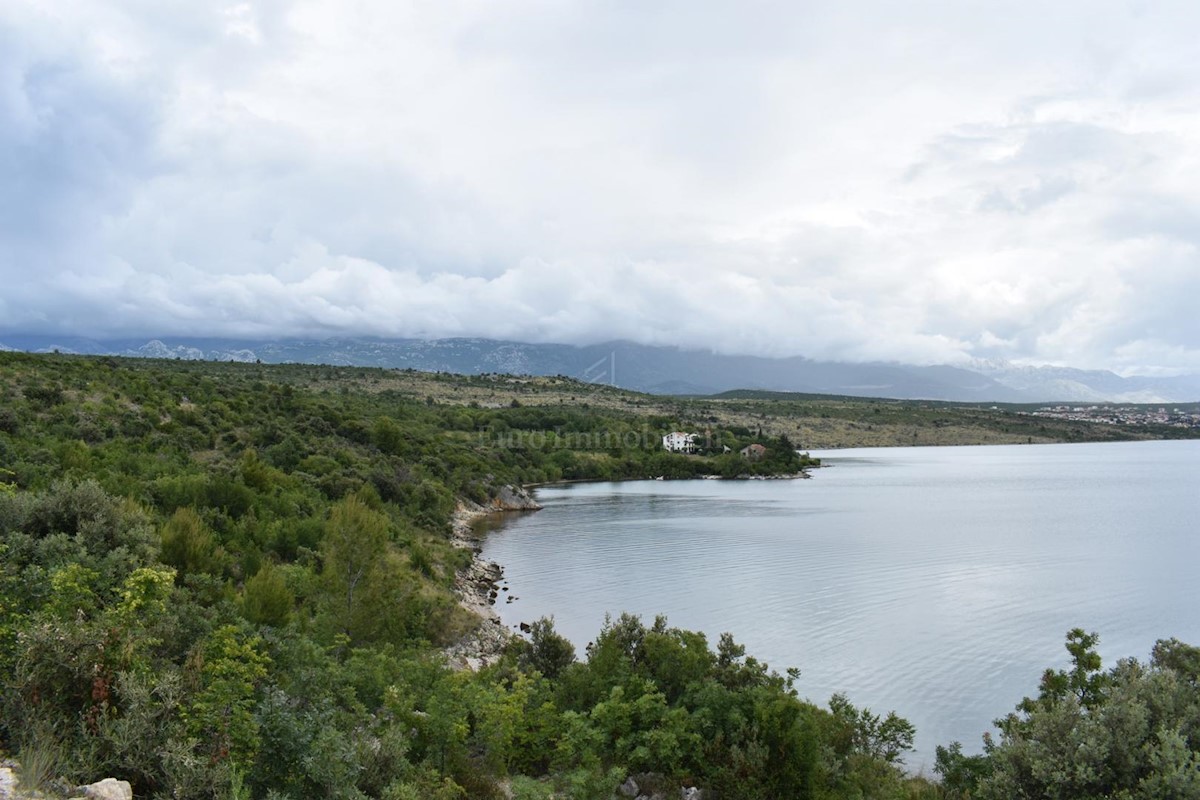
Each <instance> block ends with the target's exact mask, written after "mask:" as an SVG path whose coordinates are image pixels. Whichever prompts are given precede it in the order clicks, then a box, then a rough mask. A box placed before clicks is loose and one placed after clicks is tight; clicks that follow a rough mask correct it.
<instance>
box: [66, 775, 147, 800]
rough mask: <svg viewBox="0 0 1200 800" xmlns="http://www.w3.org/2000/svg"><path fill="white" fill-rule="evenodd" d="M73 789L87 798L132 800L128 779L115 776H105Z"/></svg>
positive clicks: (89, 799) (131, 788)
mask: <svg viewBox="0 0 1200 800" xmlns="http://www.w3.org/2000/svg"><path fill="white" fill-rule="evenodd" d="M75 791H77V792H79V794H81V795H82V796H83V797H85V798H87V800H133V787H132V786H130V785H129V781H119V780H117V779H116V778H105V779H104V780H102V781H97V782H96V783H93V784H90V785H88V786H80V787H79V788H78V789H76V790H75Z"/></svg>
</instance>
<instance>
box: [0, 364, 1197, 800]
mask: <svg viewBox="0 0 1200 800" xmlns="http://www.w3.org/2000/svg"><path fill="white" fill-rule="evenodd" d="M387 381H388V376H387V375H386V374H385V373H383V371H380V370H366V369H357V370H335V369H332V368H328V367H306V366H275V367H265V366H256V365H233V364H203V363H188V362H145V361H140V362H139V361H126V360H116V359H86V358H77V357H67V356H28V355H19V354H0V681H2V684H0V749H5V750H8V751H11V752H13V753H15V754H16V755H17V756H18V757H19V759H20V761H21V763H22V766H23V768H24V771H25V775H26V778H27V782H32V783H42V784H43V785H44V786H46V787H48V788H51V789H53V787H54V785H55V783H54V780H55V779H58V778H61V780H63V781H65V782H66V783H67V784H71V783H74V782H79V781H84V780H91V779H94V778H97V777H100V776H103V775H108V774H112V775H117V776H120V777H122V778H126V779H128V780H131V781H132V782H133V783H134V785H135V788H136V791H137V793H138V796H139V797H141V796H158V797H177V798H201V797H204V798H209V797H231V798H234V797H237V798H240V797H274V798H285V797H290V798H297V799H299V798H309V797H333V798H343V797H344V798H361V797H380V798H389V799H393V798H394V799H397V800H398V799H399V798H415V797H435V798H455V797H472V798H476V797H478V798H487V797H501V796H504V794H505V792H508V793H509V794H511V795H512V796H515V797H524V798H536V797H549V796H551V793H555V794H557V796H561V797H573V798H597V797H606V796H609V795H611V794H612V792H613V791H614V789H615V788H616V786H617V785H618V784H619V783H620V782H621V781H623V780H624V779H625V778H626V777H627V776H629V775H631V774H636V775H638V776H639V777H640V779H641V780H640V783H641V786H642V787H643V789H646V788H647V787H649V788H650V789H653V788H655V787H656V786H657V787H658V788H660V789H662V790H664V791H667V790H672V787H674V789H673V790H674V791H677V789H678V787H679V786H680V785H698V786H703V787H706V788H707V789H710V790H714V791H716V792H720V793H721V796H723V797H728V798H743V797H744V798H783V797H814V798H820V797H830V798H834V797H918V796H929V797H937V796H942V794H943V793H948V794H950V795H951V796H976V795H978V796H991V797H999V796H1029V797H1033V796H1054V795H1053V794H1048V793H1046V791H1044V787H1045V786H1054V785H1057V784H1056V783H1055V781H1058V780H1059V778H1058V777H1056V775H1057V773H1055V772H1054V771H1053V769H1049V770H1048V769H1047V768H1045V767H1043V766H1041V765H1044V764H1046V763H1048V762H1049V763H1057V762H1055V759H1060V758H1065V757H1067V756H1071V755H1078V754H1079V753H1083V755H1079V757H1080V758H1083V757H1084V756H1086V757H1087V758H1088V759H1090V760H1089V761H1087V762H1086V763H1083V762H1081V766H1080V769H1079V775H1080V776H1081V777H1080V778H1079V781H1084V780H1085V779H1087V776H1088V775H1091V774H1092V772H1096V771H1097V770H1099V769H1100V767H1097V766H1096V765H1097V764H1099V765H1101V766H1103V765H1104V764H1107V763H1108V761H1109V760H1114V759H1121V761H1120V763H1121V764H1122V765H1124V764H1127V763H1130V762H1131V761H1132V762H1133V763H1136V764H1140V765H1142V766H1145V765H1147V764H1148V765H1150V766H1149V767H1146V768H1142V766H1139V767H1137V768H1136V769H1133V768H1125V767H1120V769H1117V768H1114V770H1115V771H1114V772H1113V774H1114V775H1115V777H1112V778H1109V777H1107V773H1106V776H1105V777H1104V778H1103V780H1102V781H1101V780H1097V781H1093V782H1092V783H1088V784H1086V785H1087V786H1088V787H1092V788H1089V791H1092V790H1093V789H1094V790H1095V791H1094V792H1093V794H1092V795H1089V796H1117V795H1116V794H1111V795H1109V794H1104V793H1103V792H1108V791H1109V789H1110V788H1111V787H1118V788H1120V787H1126V786H1133V787H1135V788H1136V787H1139V786H1142V785H1143V784H1145V786H1146V787H1159V788H1161V786H1166V785H1168V784H1169V785H1171V786H1181V787H1184V788H1185V789H1186V788H1187V784H1186V783H1185V782H1186V780H1191V779H1194V778H1195V773H1196V770H1197V769H1200V766H1197V760H1196V759H1197V756H1196V752H1197V744H1198V738H1197V737H1198V736H1200V731H1197V729H1196V722H1195V720H1196V718H1197V714H1196V708H1197V705H1196V696H1197V691H1198V690H1197V675H1198V673H1200V669H1198V668H1197V662H1198V661H1200V658H1198V656H1197V653H1196V651H1195V650H1194V649H1193V648H1188V647H1187V646H1185V645H1181V644H1178V643H1164V644H1163V645H1162V646H1161V651H1156V654H1155V660H1154V662H1153V663H1152V664H1151V665H1149V666H1147V667H1142V666H1139V665H1136V664H1132V662H1123V664H1122V665H1121V666H1120V667H1118V669H1117V670H1116V671H1114V672H1113V673H1100V672H1099V665H1098V663H1093V659H1092V655H1093V653H1092V651H1091V649H1090V648H1091V646H1092V644H1093V642H1091V641H1085V642H1083V647H1082V650H1080V652H1081V653H1082V655H1081V656H1079V658H1080V659H1081V661H1080V663H1081V664H1082V666H1080V667H1079V668H1078V669H1077V670H1076V671H1075V672H1072V673H1070V674H1065V673H1064V674H1063V675H1062V676H1061V677H1056V676H1055V675H1054V674H1050V675H1048V677H1047V679H1046V681H1045V682H1044V686H1043V693H1042V696H1041V697H1040V698H1039V700H1037V701H1030V702H1029V705H1028V707H1027V708H1024V709H1023V710H1022V715H1021V716H1014V717H1011V718H1009V720H1006V721H1005V722H1004V723H1003V724H1002V725H1001V740H1000V741H999V742H998V743H995V744H994V745H993V746H991V747H990V749H989V750H988V752H987V753H986V754H985V755H984V756H982V757H977V756H965V755H963V754H962V752H961V749H955V748H949V749H947V750H945V751H944V752H943V753H942V754H941V756H940V758H939V767H940V768H941V769H942V772H943V774H944V775H945V777H946V780H945V785H944V787H938V786H934V785H931V784H929V783H927V782H925V781H923V780H920V779H913V778H909V777H906V776H905V774H904V773H903V771H902V767H901V759H902V757H903V754H904V752H905V751H906V750H907V749H908V747H909V746H910V744H911V741H912V736H913V731H912V728H911V726H910V725H908V723H907V722H905V721H904V720H902V719H899V718H897V717H895V716H894V715H886V716H880V715H876V714H873V713H871V712H869V711H867V710H865V709H857V708H855V707H854V706H853V705H851V704H850V703H849V702H848V701H846V699H845V698H842V697H835V698H833V699H832V700H831V701H830V703H829V705H828V707H825V708H819V707H817V706H815V705H813V704H812V703H809V702H807V701H805V700H803V699H801V698H799V697H797V696H796V693H795V692H794V691H793V689H792V683H791V680H792V676H791V675H790V674H784V675H780V674H777V673H775V672H773V671H771V670H770V669H769V668H768V667H767V666H766V665H764V664H761V663H759V662H757V661H756V660H754V659H753V658H752V657H748V656H747V655H746V654H745V653H744V651H743V650H742V648H741V647H740V646H738V645H737V644H736V642H735V641H734V640H733V639H732V638H731V637H728V636H723V637H721V639H720V641H719V642H717V643H716V645H715V647H714V646H713V645H712V644H711V643H710V642H708V641H706V640H705V638H704V636H702V635H701V634H697V633H692V632H688V631H683V630H678V629H675V628H672V627H670V626H669V624H668V623H667V621H666V620H662V619H659V620H655V621H654V622H653V623H649V624H647V623H644V622H643V621H641V620H638V619H634V618H629V617H621V618H619V619H616V620H612V621H611V622H610V623H609V624H608V625H607V626H606V627H605V629H604V630H603V631H601V632H600V633H599V634H598V636H597V637H596V639H595V641H594V642H593V643H592V644H591V645H590V646H589V647H588V649H587V651H586V652H585V653H582V654H579V655H580V656H581V658H580V659H578V660H577V659H576V657H575V656H576V654H575V653H574V650H573V648H572V647H571V645H570V644H569V643H568V642H566V641H565V640H564V639H562V638H561V637H560V636H558V635H557V634H556V633H555V632H554V630H553V626H552V624H551V623H550V622H548V621H541V622H538V623H536V624H534V625H533V626H532V630H531V632H530V641H529V642H528V643H525V642H519V641H518V642H514V643H513V645H512V647H511V648H510V652H509V653H508V654H507V655H506V656H505V657H504V658H503V659H501V660H500V661H499V663H497V664H494V665H493V666H491V667H488V668H486V669H483V670H480V671H477V672H469V671H454V670H451V669H449V668H448V667H447V666H446V661H445V659H444V657H443V656H442V654H441V650H440V648H441V647H443V646H445V645H448V644H450V643H452V642H454V641H456V640H457V639H459V638H460V637H461V636H463V635H464V633H466V632H467V631H468V630H469V629H471V628H472V627H473V626H475V625H478V624H479V621H478V620H477V619H475V618H474V617H472V616H471V615H470V614H468V613H467V612H466V611H465V610H463V609H462V608H461V607H460V606H459V605H458V604H457V603H456V602H455V598H454V595H453V586H454V580H455V575H456V573H458V571H459V570H461V569H462V568H463V567H464V566H466V565H467V564H468V563H469V561H470V557H471V553H470V551H468V550H462V549H459V548H456V547H454V546H453V545H452V544H451V541H450V538H449V532H450V520H451V515H452V513H453V511H454V509H455V507H456V505H457V504H458V503H459V502H460V501H463V500H471V501H475V502H484V501H487V500H488V499H489V498H491V497H492V496H494V495H495V494H497V493H498V492H499V491H500V489H501V488H502V487H503V486H505V485H508V484H528V483H537V482H543V481H550V480H559V479H564V478H617V477H646V476H659V475H664V476H668V477H688V476H694V475H698V474H709V473H718V474H722V473H723V474H740V473H748V472H755V471H758V472H791V471H795V470H796V469H797V468H799V466H800V465H801V463H802V462H801V460H800V458H799V457H798V456H796V455H795V453H794V450H793V449H792V448H791V447H790V446H789V443H788V442H787V441H786V440H783V439H780V438H776V437H774V436H771V435H769V434H767V433H765V432H760V431H758V430H757V429H755V428H751V427H749V426H733V425H730V426H720V425H717V424H713V425H712V427H711V429H709V430H706V431H705V434H706V436H705V444H706V447H707V448H708V450H709V452H710V453H711V455H702V456H682V455H672V454H667V453H665V452H663V451H662V449H661V445H660V443H659V439H658V437H659V436H660V435H661V433H663V432H666V431H668V430H672V429H675V428H677V427H679V426H681V425H682V424H684V423H685V422H687V420H682V419H679V418H675V417H670V416H664V415H658V414H647V413H636V412H634V411H631V410H621V409H617V408H612V407H609V406H605V405H603V404H599V403H589V404H587V405H586V406H585V405H584V404H582V403H580V404H578V405H568V404H562V405H561V406H554V405H548V406H533V405H526V404H523V403H521V402H516V403H514V402H511V401H510V402H506V403H503V404H499V405H497V406H496V407H489V406H488V405H485V404H484V403H481V402H479V401H478V400H477V399H474V398H471V397H470V395H468V394H467V393H465V392H464V397H463V398H462V402H459V403H455V402H451V401H452V400H453V392H452V391H449V390H447V391H445V392H442V393H441V394H439V396H437V397H434V396H432V395H429V394H424V395H418V394H405V393H403V392H399V391H395V390H393V389H390V388H388V385H387ZM444 383H445V385H446V386H447V387H453V386H456V385H462V386H465V385H466V384H456V383H454V381H452V380H450V379H448V378H447V379H445V380H444ZM752 441H759V442H760V443H762V444H764V445H766V447H767V451H768V457H766V458H764V459H763V460H762V461H760V462H756V463H754V464H750V463H748V462H746V461H745V460H744V459H741V458H740V456H738V455H737V447H738V446H744V445H745V444H747V443H750V442H752ZM726 447H729V448H730V449H731V450H732V451H733V452H731V453H725V452H724V448H726ZM1073 652H1074V651H1073ZM1139 704H1140V705H1139ZM1117 708H1119V709H1122V711H1121V713H1119V714H1118V713H1116V712H1110V711H1108V710H1107V709H1117ZM1128 709H1132V710H1128ZM1138 709H1145V711H1144V713H1143V712H1142V711H1139V710H1138ZM1139 715H1140V716H1139ZM1131 718H1136V720H1140V722H1139V723H1138V724H1140V725H1141V727H1140V728H1136V726H1133V725H1132V723H1130V724H1126V721H1127V720H1128V719H1131ZM1189 720H1190V721H1189ZM1088 726H1091V727H1088ZM1117 726H1122V727H1117ZM1135 728H1136V730H1135ZM1075 730H1079V731H1081V733H1080V734H1079V735H1080V736H1085V735H1086V736H1088V737H1092V738H1089V739H1088V740H1087V741H1089V742H1090V741H1092V740H1093V739H1096V740H1100V739H1103V734H1104V732H1105V731H1118V732H1119V734H1120V741H1121V743H1122V744H1123V745H1126V744H1127V745H1128V747H1126V748H1125V749H1120V750H1119V751H1118V749H1117V748H1116V747H1115V744H1114V745H1113V746H1110V747H1109V749H1107V750H1102V749H1095V748H1093V749H1091V750H1088V749H1086V748H1084V749H1079V748H1077V750H1075V751H1071V752H1070V753H1067V754H1066V755H1065V756H1064V755H1062V753H1060V751H1063V748H1064V745H1063V744H1062V741H1061V734H1062V733H1063V732H1064V731H1068V732H1074V731H1075ZM1131 732H1132V733H1131ZM1138 732H1140V735H1141V738H1140V739H1136V738H1133V735H1134V733H1138ZM1115 735H1116V734H1114V736H1115ZM1105 741H1107V740H1105ZM1097 747H1099V746H1097ZM1054 748H1058V749H1057V750H1056V749H1054ZM1063 752H1065V751H1063ZM1106 759H1107V760H1106ZM1189 759H1190V761H1189ZM1039 770H1040V771H1039ZM1088 770H1091V772H1089V771H1088ZM1172 770H1174V771H1172ZM1189 770H1191V771H1190V772H1189ZM1100 771H1102V770H1100ZM1189 775H1190V776H1191V778H1189V777H1188V776H1189ZM1038 781H1041V783H1038ZM1147 781H1151V783H1147ZM1171 781H1174V783H1170V782H1171ZM1071 785H1076V784H1071ZM1078 785H1084V784H1083V783H1079V784H1078ZM1012 787H1016V788H1015V789H1013V788H1012ZM1039 787H1042V788H1039ZM1096 787H1099V788H1096ZM1010 789H1012V791H1013V792H1025V794H1011V793H1010V795H1004V794H1003V793H1004V792H1006V791H1009V790H1010ZM1113 791H1115V789H1114V790H1113ZM1131 791H1132V790H1131ZM1138 791H1141V789H1138ZM1146 791H1149V789H1148V788H1147V789H1146ZM1180 791H1182V790H1180ZM1039 792H1040V793H1039ZM989 793H990V794H989ZM1061 796H1064V797H1065V796H1083V795H1079V794H1074V795H1071V794H1069V793H1068V794H1061ZM1128 796H1131V797H1134V796H1172V795H1169V794H1158V795H1149V794H1145V792H1143V794H1142V795H1137V794H1130V795H1128ZM1174 796H1180V797H1184V796H1194V795H1185V794H1177V795H1174Z"/></svg>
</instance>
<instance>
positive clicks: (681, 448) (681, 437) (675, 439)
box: [663, 431, 696, 453]
mask: <svg viewBox="0 0 1200 800" xmlns="http://www.w3.org/2000/svg"><path fill="white" fill-rule="evenodd" d="M663 448H664V449H666V450H668V451H670V452H672V453H694V452H696V434H694V433H680V432H679V431H675V432H674V433H668V434H667V435H666V436H664V437H663Z"/></svg>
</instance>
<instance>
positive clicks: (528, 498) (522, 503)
mask: <svg viewBox="0 0 1200 800" xmlns="http://www.w3.org/2000/svg"><path fill="white" fill-rule="evenodd" d="M492 505H493V506H494V507H495V508H498V509H500V510H502V511H536V510H537V509H539V508H541V507H542V505H541V503H539V502H538V501H537V500H534V499H533V495H531V494H530V493H529V492H528V490H526V489H525V488H523V487H521V486H505V487H504V488H502V489H501V490H500V491H499V493H498V494H497V495H496V497H495V498H494V499H493V500H492Z"/></svg>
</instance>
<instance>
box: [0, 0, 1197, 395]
mask: <svg viewBox="0 0 1200 800" xmlns="http://www.w3.org/2000/svg"><path fill="white" fill-rule="evenodd" d="M1198 71H1200V7H1196V6H1195V5H1194V4H1185V3H1170V2H1163V3H1154V4H1150V3H1138V2H1133V3H1115V2H1090V3H1082V2H1064V3H1056V4H1053V7H1052V8H1050V9H1047V8H1045V7H1043V5H1042V4H1034V3H1027V2H1005V3H971V4H963V3H958V2H925V3H915V4H904V5H903V7H898V6H896V5H895V4H892V3H884V2H850V3H808V4H795V3H787V4H783V3H779V4H775V3H758V2H752V3H718V2H699V3H697V2H688V3H682V2H661V3H608V2H580V3H558V2H549V0H547V1H546V2H523V1H521V0H518V2H512V3H502V4H497V3H484V2H453V1H447V2H439V3H388V2H381V1H377V0H359V1H358V2H352V3H346V2H340V1H336V2H335V1H333V0H310V1H308V2H292V1H290V0H264V1H263V2H243V3H231V4H229V5H226V6H224V7H222V6H221V5H220V4H219V3H218V4H207V3H203V4H201V3H184V2H168V3H150V2H145V0H123V1H122V0H110V2H94V3H90V2H86V1H85V2H78V1H77V0H76V1H75V2H60V1H59V0H36V1H35V0H10V2H8V3H6V4H5V5H4V6H3V8H2V9H0V281H2V283H0V287H2V288H0V335H2V333H3V332H4V331H20V332H25V333H61V334H77V335H88V336H96V337H100V336H106V335H108V336H129V335H143V334H144V335H148V336H151V335H153V336H165V335H196V336H199V335H204V336H221V335H229V336H239V337H245V336H261V337H264V338H265V337H280V336H288V335H306V336H311V335H327V334H328V335H332V334H338V335H344V334H369V335H382V336H439V337H440V336H488V337H497V338H510V339H518V340H526V341H542V342H545V341H557V342H577V343H586V342H595V341H600V340H606V339H614V338H625V339H631V340H635V341H639V342H644V343H650V344H679V345H685V346H695V347H705V348H713V349H715V350H718V351H721V352H727V353H755V354H761V355H794V354H800V355H807V356H810V357H813V358H824V359H840V360H876V359H882V360H902V361H908V362H916V363H939V362H958V361H963V360H966V359H970V358H1005V359H1010V360H1013V361H1016V362H1019V363H1058V364H1071V365H1073V366H1081V367H1103V368H1111V369H1115V370H1117V371H1120V372H1125V373H1129V372H1153V373H1162V374H1171V373H1176V372H1181V371H1200V315H1198V314H1197V313H1196V311H1195V308H1196V300H1195V298H1196V297H1200V257H1198V254H1197V245H1198V240H1200V86H1198V84H1197V83H1196V81H1195V80H1194V76H1195V75H1196V74H1198Z"/></svg>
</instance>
